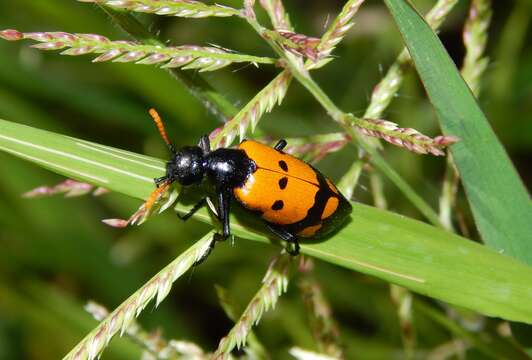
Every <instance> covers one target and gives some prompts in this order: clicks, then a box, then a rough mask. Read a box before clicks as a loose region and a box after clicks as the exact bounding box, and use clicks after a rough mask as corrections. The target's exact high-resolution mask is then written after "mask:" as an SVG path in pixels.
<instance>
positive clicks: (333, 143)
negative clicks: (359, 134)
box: [285, 133, 350, 163]
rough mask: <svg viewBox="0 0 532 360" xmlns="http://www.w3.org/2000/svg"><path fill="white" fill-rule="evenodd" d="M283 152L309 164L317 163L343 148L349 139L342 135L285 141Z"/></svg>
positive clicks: (326, 135)
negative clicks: (285, 145)
mask: <svg viewBox="0 0 532 360" xmlns="http://www.w3.org/2000/svg"><path fill="white" fill-rule="evenodd" d="M286 141H287V143H288V145H287V147H286V149H285V151H286V152H287V153H289V154H291V155H294V156H296V157H299V158H302V159H303V160H305V161H307V162H310V163H317V162H319V161H320V160H321V159H323V158H324V157H325V156H327V155H328V154H330V153H333V152H336V151H338V150H340V149H341V148H343V147H344V145H345V144H346V143H348V142H349V141H350V139H349V138H348V137H347V136H346V135H345V134H344V133H331V134H324V135H313V136H306V137H300V138H291V139H286Z"/></svg>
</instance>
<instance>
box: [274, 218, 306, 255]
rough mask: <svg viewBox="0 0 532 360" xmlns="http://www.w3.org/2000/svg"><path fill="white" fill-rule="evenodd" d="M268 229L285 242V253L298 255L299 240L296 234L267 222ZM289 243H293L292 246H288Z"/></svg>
mask: <svg viewBox="0 0 532 360" xmlns="http://www.w3.org/2000/svg"><path fill="white" fill-rule="evenodd" d="M268 229H270V231H271V232H273V233H274V234H275V235H277V236H278V237H280V238H281V239H282V240H284V241H286V242H287V246H286V247H285V249H286V252H287V253H289V254H290V255H292V256H297V255H299V242H298V241H297V236H295V235H293V234H292V233H290V232H288V231H287V230H285V229H283V228H279V227H276V226H273V225H270V224H268ZM290 245H294V247H293V248H290Z"/></svg>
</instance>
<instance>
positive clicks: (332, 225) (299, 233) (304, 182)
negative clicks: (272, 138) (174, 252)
mask: <svg viewBox="0 0 532 360" xmlns="http://www.w3.org/2000/svg"><path fill="white" fill-rule="evenodd" d="M150 114H151V115H152V117H153V119H154V121H155V122H156V124H157V127H158V128H159V132H160V133H161V136H162V137H163V139H164V140H165V142H166V143H167V145H168V146H169V148H170V152H171V153H172V157H171V159H170V160H169V161H168V162H167V164H166V175H165V176H163V177H161V178H157V179H155V183H156V184H157V187H158V188H159V189H158V192H160V191H162V190H163V188H167V187H168V186H169V185H170V184H171V183H173V182H175V181H177V182H178V183H180V184H181V185H183V186H187V185H193V184H199V183H201V182H203V181H204V180H206V182H207V184H208V186H209V188H211V189H212V190H213V191H214V193H215V194H216V198H217V209H216V213H217V214H216V215H217V218H218V219H219V221H220V222H221V223H222V225H223V231H222V234H221V235H219V234H218V236H217V237H216V239H215V240H225V239H227V238H228V237H229V236H230V235H231V230H230V227H229V225H230V224H229V207H230V203H231V200H232V199H234V200H236V201H237V202H238V203H240V204H241V205H242V206H243V207H244V208H246V209H248V210H251V212H252V213H254V214H257V215H258V216H260V217H261V218H262V219H263V220H264V221H265V222H266V225H267V227H268V228H269V229H270V230H271V231H272V232H273V233H274V234H275V235H277V236H278V237H280V238H281V239H282V240H285V241H287V242H289V243H292V244H293V245H294V248H293V249H291V250H288V251H289V252H290V253H291V254H292V255H297V254H298V253H299V244H298V238H300V237H301V238H310V237H320V236H323V235H325V234H327V233H329V232H331V231H332V230H334V229H336V228H337V227H338V225H340V224H341V223H342V222H343V221H344V220H345V218H346V217H347V216H348V215H349V213H350V212H351V204H349V201H347V200H346V199H345V197H344V196H343V195H342V194H341V193H340V192H339V191H338V189H337V188H336V186H334V184H333V183H332V182H331V180H329V179H328V178H326V177H325V176H323V175H322V174H321V173H320V172H319V171H318V170H316V169H315V168H313V167H312V166H311V165H309V164H307V163H306V162H304V161H302V160H299V159H297V158H295V157H293V156H291V155H288V154H286V153H284V152H283V148H284V147H285V146H286V141H285V140H280V141H279V142H278V143H277V145H275V146H274V147H273V148H272V147H269V146H267V145H263V144H261V143H258V142H256V141H252V140H244V141H243V142H241V143H240V145H239V146H238V147H237V148H236V149H229V148H220V149H216V150H213V151H211V149H210V141H209V138H208V137H207V136H203V137H202V138H201V139H200V141H199V144H198V145H197V146H185V147H183V148H181V149H179V150H176V149H175V148H174V147H173V145H172V144H171V143H170V141H169V140H168V137H167V135H166V132H165V130H164V126H163V124H162V121H161V119H160V118H159V116H158V115H157V113H156V112H155V110H153V109H152V110H150ZM205 203H206V198H204V199H203V200H201V201H200V202H199V203H197V204H196V205H195V206H194V207H193V208H192V210H191V211H190V212H189V213H187V214H186V215H184V216H181V218H182V219H183V220H186V219H188V218H189V217H190V216H192V215H193V214H194V213H195V212H196V211H197V210H198V209H199V208H200V207H202V206H204V205H205ZM213 245H214V242H213Z"/></svg>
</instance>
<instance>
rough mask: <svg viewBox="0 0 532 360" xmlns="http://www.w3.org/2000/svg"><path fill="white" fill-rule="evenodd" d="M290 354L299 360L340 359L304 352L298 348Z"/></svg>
mask: <svg viewBox="0 0 532 360" xmlns="http://www.w3.org/2000/svg"><path fill="white" fill-rule="evenodd" d="M288 352H289V353H290V355H292V356H293V357H294V358H295V359H297V360H338V358H335V357H331V356H328V355H324V354H319V353H316V352H313V351H308V350H304V349H301V348H298V347H293V348H291V349H290V350H289V351H288Z"/></svg>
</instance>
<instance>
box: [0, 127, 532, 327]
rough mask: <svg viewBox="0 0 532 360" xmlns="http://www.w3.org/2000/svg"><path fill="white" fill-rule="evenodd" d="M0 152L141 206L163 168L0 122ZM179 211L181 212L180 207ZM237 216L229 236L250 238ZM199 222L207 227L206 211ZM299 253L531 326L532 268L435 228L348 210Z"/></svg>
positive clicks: (364, 208)
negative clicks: (333, 230)
mask: <svg viewBox="0 0 532 360" xmlns="http://www.w3.org/2000/svg"><path fill="white" fill-rule="evenodd" d="M0 150H3V151H6V152H9V153H11V154H13V155H15V156H18V157H21V158H23V159H26V160H29V161H32V162H35V163H37V164H39V165H41V166H44V167H46V168H48V169H50V170H52V171H55V172H58V173H60V174H63V175H65V176H68V177H72V178H75V179H78V180H81V181H87V182H92V183H96V184H97V185H100V186H104V187H106V188H108V189H110V190H113V191H116V192H120V193H123V194H126V195H130V196H134V197H137V198H140V199H143V198H145V197H146V196H148V194H149V193H150V192H151V191H152V190H153V188H154V184H153V182H152V178H154V177H157V176H161V175H162V174H163V173H164V162H163V161H161V160H158V159H154V158H151V157H148V156H144V155H138V154H135V153H131V152H127V151H124V150H119V149H114V148H111V147H107V146H102V145H98V144H94V143H90V142H87V141H84V140H79V139H75V138H72V137H68V136H64V135H58V134H55V133H51V132H48V131H43V130H39V129H35V128H32V127H28V126H24V125H19V124H16V123H12V122H8V121H5V120H0ZM178 210H180V211H186V209H185V206H183V205H179V206H178ZM239 215H242V214H238V213H237V214H236V216H234V217H233V218H232V229H233V232H234V233H235V234H236V235H237V236H239V237H242V238H247V239H252V240H258V241H263V242H265V241H267V238H266V237H265V236H263V235H260V234H259V233H257V232H253V231H250V229H249V227H248V225H243V222H242V221H244V222H246V223H249V221H250V219H251V218H250V217H249V216H244V217H241V216H239ZM196 218H197V219H198V220H201V221H205V222H208V223H211V222H212V220H211V218H210V216H209V215H208V214H207V212H206V211H200V212H199V213H198V215H197V216H196ZM302 252H303V253H305V254H308V255H311V256H314V257H317V258H319V259H322V260H324V261H327V262H330V263H333V264H337V265H340V266H344V267H346V268H349V269H352V270H357V271H360V272H363V273H366V274H370V275H374V276H376V277H378V278H381V279H384V280H385V281H389V282H391V283H395V284H398V285H401V286H404V287H406V288H408V289H411V290H413V291H416V292H418V293H421V294H425V295H428V296H431V297H433V298H436V299H440V300H443V301H446V302H449V303H451V304H455V305H459V306H462V307H465V308H469V309H472V310H475V311H478V312H480V313H483V314H486V315H490V316H498V317H501V318H505V319H509V320H515V321H521V322H526V323H532V306H531V305H530V304H532V287H531V286H530V284H532V267H529V266H527V265H525V264H523V263H521V262H518V261H516V260H514V259H512V258H510V257H507V256H502V255H500V254H498V253H497V252H495V251H493V250H491V249H489V248H487V247H484V246H482V245H479V244H477V243H474V242H471V241H468V240H466V239H463V238H461V237H459V236H456V235H453V234H451V233H448V232H446V231H443V230H441V229H438V228H436V227H434V226H431V225H428V224H424V223H422V222H419V221H415V220H412V219H409V218H406V217H403V216H400V215H396V214H393V213H390V212H387V211H383V210H379V209H376V208H373V207H369V206H365V205H361V204H356V203H353V214H352V216H351V221H350V222H349V223H348V224H346V226H345V227H344V228H343V229H342V230H341V231H339V232H338V233H337V234H335V235H334V236H333V237H332V238H331V239H329V240H327V241H324V242H321V243H313V244H310V243H306V244H302Z"/></svg>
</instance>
